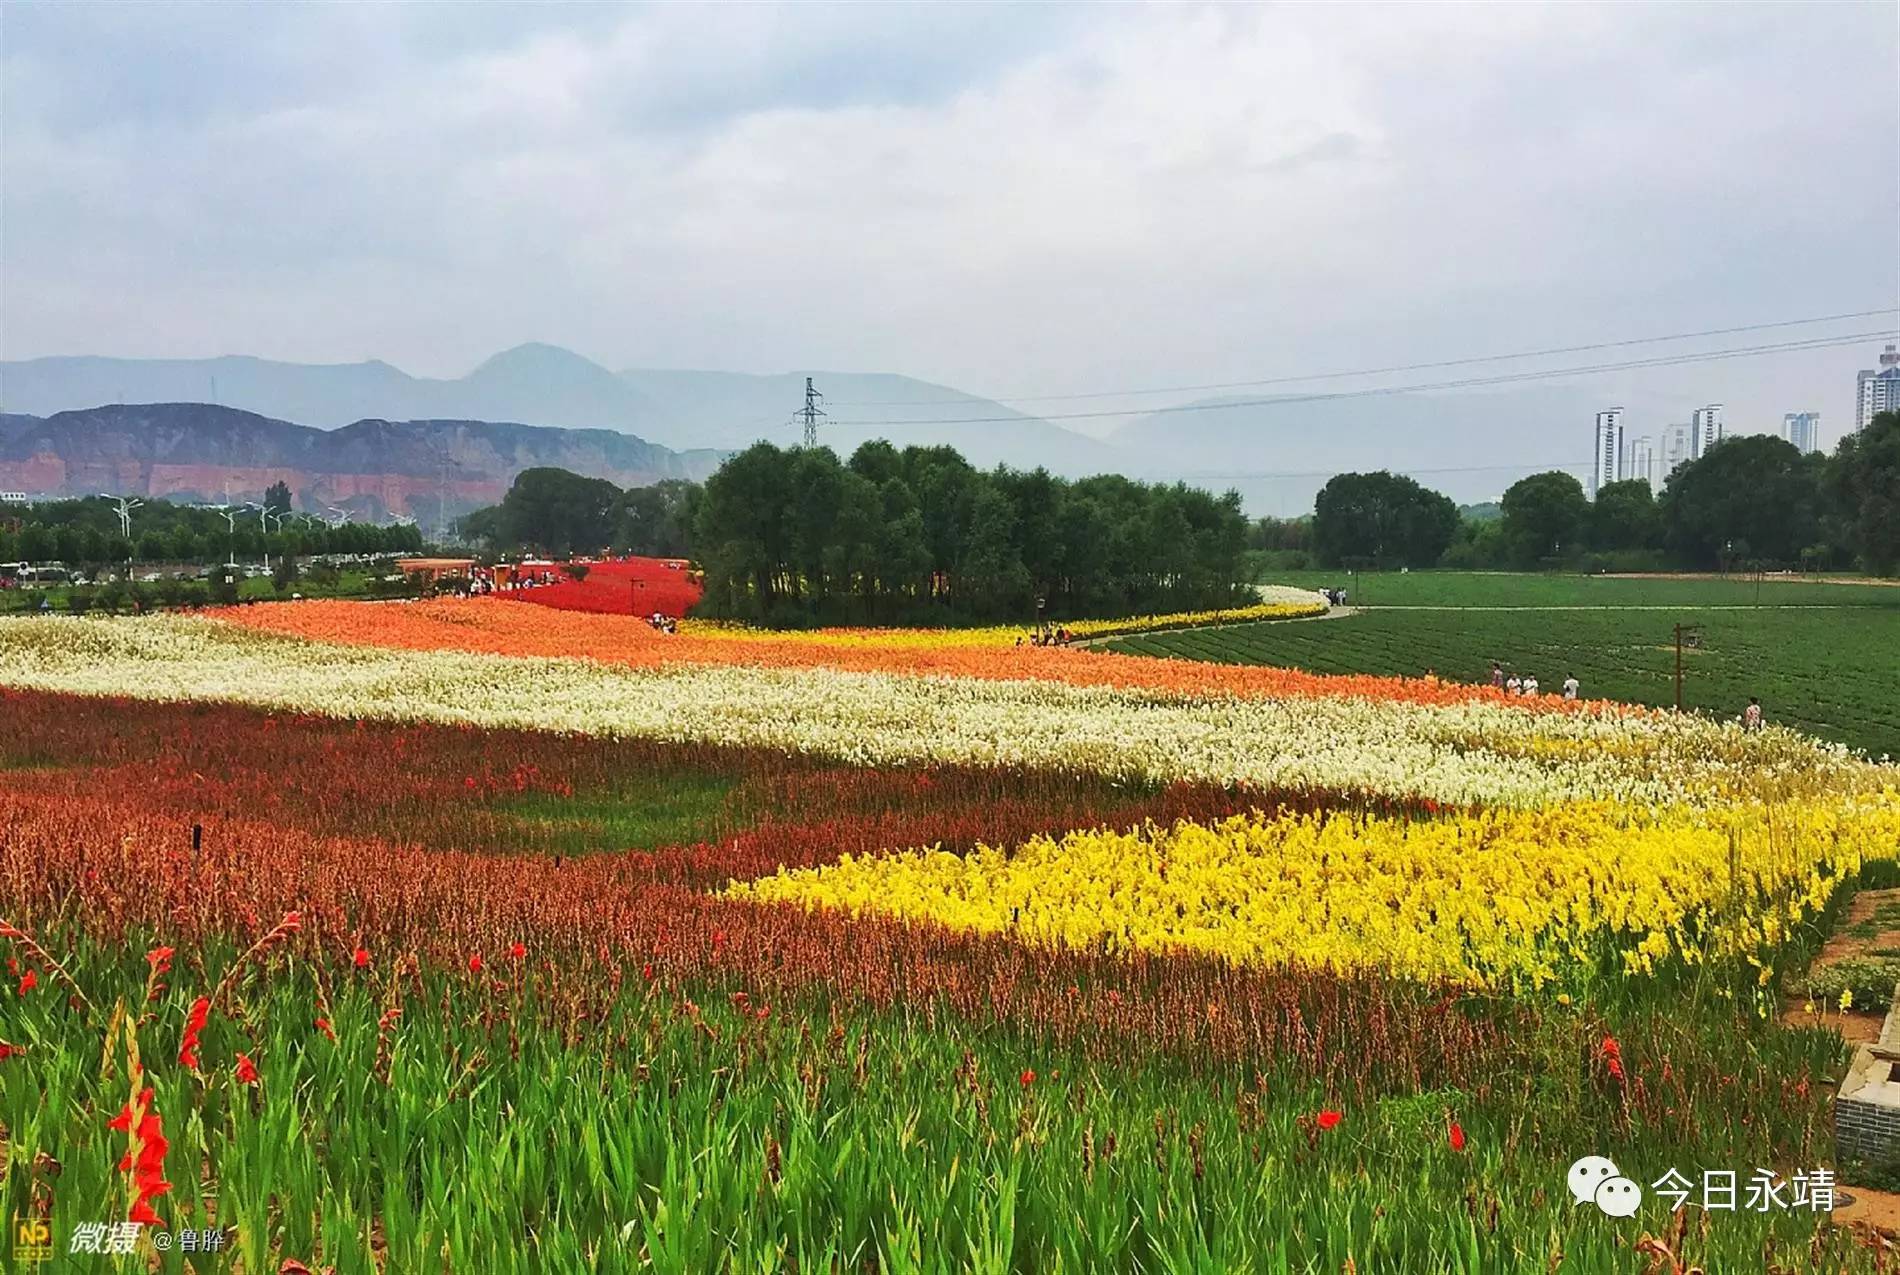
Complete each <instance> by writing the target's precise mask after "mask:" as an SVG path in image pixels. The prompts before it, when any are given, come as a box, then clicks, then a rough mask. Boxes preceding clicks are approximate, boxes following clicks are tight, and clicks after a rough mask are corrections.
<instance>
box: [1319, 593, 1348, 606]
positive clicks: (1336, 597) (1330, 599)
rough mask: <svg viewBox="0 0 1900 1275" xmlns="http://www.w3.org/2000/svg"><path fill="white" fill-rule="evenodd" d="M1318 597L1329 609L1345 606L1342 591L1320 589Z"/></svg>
mask: <svg viewBox="0 0 1900 1275" xmlns="http://www.w3.org/2000/svg"><path fill="white" fill-rule="evenodd" d="M1319 596H1320V597H1322V598H1325V599H1326V605H1327V606H1329V607H1343V606H1345V605H1346V591H1345V590H1344V589H1321V590H1320V591H1319Z"/></svg>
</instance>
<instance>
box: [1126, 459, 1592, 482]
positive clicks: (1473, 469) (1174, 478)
mask: <svg viewBox="0 0 1900 1275" xmlns="http://www.w3.org/2000/svg"><path fill="white" fill-rule="evenodd" d="M1381 468H1390V469H1391V472H1393V473H1395V474H1408V475H1409V474H1489V473H1509V472H1514V471H1516V470H1520V469H1530V470H1537V471H1540V472H1541V471H1543V470H1550V469H1561V470H1566V471H1568V470H1575V469H1588V468H1590V462H1589V461H1588V460H1579V461H1551V462H1546V463H1543V464H1535V463H1533V462H1530V461H1523V462H1519V463H1517V464H1504V465H1437V466H1428V467H1419V468H1414V467H1412V466H1405V465H1402V466H1396V467H1393V466H1381ZM1342 472H1344V471H1342V470H1340V469H1339V468H1338V467H1337V466H1335V467H1334V468H1332V469H1311V470H1303V471H1295V470H1282V471H1279V472H1273V473H1267V472H1257V473H1251V474H1244V473H1243V474H1237V473H1233V472H1231V471H1229V470H1220V471H1213V470H1207V471H1199V472H1189V473H1179V474H1169V473H1158V474H1148V475H1146V477H1147V478H1148V479H1149V480H1150V481H1159V482H1170V481H1171V482H1231V481H1235V480H1256V481H1258V480H1270V479H1281V478H1287V479H1291V478H1332V477H1335V476H1336V475H1338V474H1340V473H1342Z"/></svg>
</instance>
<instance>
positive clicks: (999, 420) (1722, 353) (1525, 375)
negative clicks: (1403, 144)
mask: <svg viewBox="0 0 1900 1275" xmlns="http://www.w3.org/2000/svg"><path fill="white" fill-rule="evenodd" d="M1891 336H1900V332H1896V331H1890V330H1881V331H1877V332H1855V333H1852V334H1849V335H1846V336H1836V337H1816V338H1810V339H1808V340H1803V341H1781V342H1775V343H1773V344H1769V345H1753V346H1742V347H1738V348H1736V349H1732V350H1710V351H1705V352H1702V353H1697V354H1670V355H1661V356H1658V357H1655V358H1648V359H1629V360H1624V361H1621V362H1616V363H1597V364H1591V365H1588V366H1581V367H1562V368H1545V369H1541V370H1539V371H1535V372H1511V373H1505V374H1501V375H1497V376H1471V377H1464V378H1462V379H1459V380H1453V381H1424V382H1418V383H1415V384H1411V385H1385V386H1378V387H1375V388H1371V389H1359V390H1335V391H1332V392H1330V393H1322V394H1286V395H1276V396H1275V397H1272V398H1251V399H1244V398H1243V399H1230V400H1228V401H1225V402H1220V403H1177V404H1173V405H1171V406H1167V407H1151V408H1134V409H1129V408H1120V409H1098V410H1095V411H1087V412H1045V413H1043V414H1042V415H1041V416H1038V417H1034V418H1032V419H1035V420H1043V421H1075V420H1098V419H1101V418H1102V417H1108V416H1136V415H1142V416H1162V415H1171V414H1173V413H1176V412H1217V411H1226V410H1229V409H1231V408H1238V407H1284V406H1290V405H1294V404H1299V403H1323V402H1331V401H1333V400H1335V399H1353V398H1377V397H1379V396H1381V395H1388V394H1416V393H1423V392H1426V391H1430V390H1451V389H1469V388H1474V387H1477V386H1481V385H1510V384H1515V383H1519V382H1523V381H1540V380H1550V379H1552V378H1556V377H1564V376H1582V375H1587V374H1590V373H1596V372H1622V371H1628V370H1630V369H1633V368H1644V367H1675V366H1680V365H1683V364H1688V363H1708V362H1715V361H1718V360H1721V359H1738V358H1748V357H1752V356H1755V355H1760V354H1785V353H1790V352H1792V351H1795V350H1824V349H1830V348H1832V347H1835V346H1842V345H1856V344H1858V343H1860V342H1862V341H1868V340H1878V339H1880V338H1883V337H1891ZM1023 419H1025V418H1024V417H1023V416H1021V415H1013V416H946V417H925V418H922V419H912V420H868V421H850V420H841V421H836V422H834V423H835V424H838V425H856V426H885V425H906V426H913V425H999V424H1012V423H1016V422H1020V421H1022V420H1023Z"/></svg>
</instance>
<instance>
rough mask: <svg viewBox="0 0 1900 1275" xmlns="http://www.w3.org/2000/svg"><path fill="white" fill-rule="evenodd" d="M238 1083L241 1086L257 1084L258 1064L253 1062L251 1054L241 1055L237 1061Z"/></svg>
mask: <svg viewBox="0 0 1900 1275" xmlns="http://www.w3.org/2000/svg"><path fill="white" fill-rule="evenodd" d="M236 1075H237V1082H238V1083H239V1084H240V1085H254V1084H256V1083H257V1064H256V1063H254V1062H252V1061H251V1056H250V1055H249V1054H239V1055H238V1059H237V1071H236Z"/></svg>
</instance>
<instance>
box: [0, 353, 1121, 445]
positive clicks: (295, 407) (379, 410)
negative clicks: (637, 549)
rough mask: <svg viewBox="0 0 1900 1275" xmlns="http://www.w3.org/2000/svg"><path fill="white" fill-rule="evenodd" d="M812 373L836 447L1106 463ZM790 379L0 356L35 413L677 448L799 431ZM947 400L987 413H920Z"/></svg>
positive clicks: (1044, 433) (924, 389)
mask: <svg viewBox="0 0 1900 1275" xmlns="http://www.w3.org/2000/svg"><path fill="white" fill-rule="evenodd" d="M812 375H813V377H814V379H815V380H816V382H817V385H818V388H819V389H820V390H821V391H822V392H824V394H825V395H826V396H827V398H828V399H829V400H832V401H833V402H835V403H836V404H837V406H836V407H832V406H829V405H828V406H827V409H826V410H827V411H828V412H830V416H829V417H828V418H827V419H826V420H825V421H824V422H823V423H822V425H821V437H822V438H823V440H824V441H825V442H826V443H827V444H829V445H830V446H832V447H833V448H835V449H836V450H838V451H839V452H840V454H849V453H850V451H851V450H853V449H854V448H856V447H857V445H858V444H859V443H861V442H863V441H864V440H865V439H867V438H888V439H890V440H891V441H892V442H893V443H896V444H897V445H899V446H904V445H906V444H911V443H916V444H920V445H925V446H928V445H934V444H948V445H950V446H954V447H956V448H957V449H958V450H959V451H961V452H963V454H964V455H965V456H966V457H968V458H969V459H970V461H971V462H972V463H974V464H976V465H979V466H983V467H988V466H991V465H995V464H998V463H1004V464H1009V465H1013V466H1016V467H1018V468H1025V469H1027V468H1034V467H1035V466H1037V465H1043V466H1047V467H1048V468H1050V469H1052V470H1055V471H1057V472H1061V473H1069V474H1084V473H1096V472H1100V471H1102V470H1107V469H1114V468H1117V458H1116V456H1115V453H1114V450H1113V449H1112V448H1109V447H1106V446H1104V445H1103V444H1102V443H1099V442H1097V441H1096V440H1094V439H1091V438H1087V437H1085V436H1083V435H1080V434H1076V433H1073V432H1072V431H1069V430H1065V429H1061V428H1059V427H1057V426H1055V425H1051V424H1049V423H1048V422H1046V421H1042V420H1038V419H1037V418H1035V417H1033V416H1026V415H1023V414H1022V413H1019V412H1015V411H1012V410H1011V409H1009V408H1007V407H1004V406H1002V405H1001V404H999V403H994V402H991V401H990V400H988V399H983V398H978V397H976V396H974V395H968V394H963V393H961V392H959V391H957V390H953V389H950V388H947V387H945V386H941V385H932V384H930V383H929V382H926V381H919V380H914V379H912V378H910V377H907V376H899V375H896V374H894V373H854V372H823V373H813V374H812ZM804 392H805V374H804V373H784V374H772V375H754V374H750V373H742V372H704V371H673V370H661V369H643V368H634V369H629V370H627V371H625V372H622V373H618V374H616V373H614V372H611V371H609V370H608V369H606V368H604V367H602V366H601V365H600V364H598V363H595V362H593V361H591V360H589V359H587V358H584V357H582V356H581V355H579V354H575V353H574V352H572V351H570V350H565V349H562V348H560V347H559V346H553V345H544V344H539V343H530V344H527V345H520V346H516V347H514V348H513V349H510V350H504V351H503V352H501V353H500V354H497V355H495V356H494V357H492V358H490V359H487V360H485V361H484V362H483V363H481V364H480V365H479V366H477V367H476V368H475V369H474V370H473V371H471V372H469V373H468V374H467V375H466V376H462V377H459V378H456V379H454V380H437V379H431V378H428V377H415V376H410V375H409V374H408V373H406V372H403V371H401V370H400V369H398V368H396V367H393V366H391V365H390V364H388V363H385V362H382V361H380V360H371V361H367V362H363V363H334V364H304V363H280V362H274V361H272V360H268V359H258V358H251V357H248V356H226V357H222V358H215V359H114V358H101V357H95V356H90V355H80V356H56V357H50V358H40V359H28V360H23V361H18V362H10V363H0V403H4V404H5V406H6V407H7V408H8V409H9V410H12V411H15V412H30V413H33V414H35V415H40V416H49V415H52V414H54V413H57V412H64V411H72V410H77V409H80V408H89V407H93V406H96V405H98V404H101V403H124V402H133V403H160V402H216V403H219V404H223V405H227V406H232V407H237V408H240V409H243V410H245V411H250V412H256V413H258V414H260V415H264V416H269V417H274V418H278V419H281V420H290V421H297V422H300V423H303V424H306V425H311V426H316V427H317V428H320V429H335V428H339V427H342V426H344V425H346V424H348V423H350V422H352V421H357V420H363V419H368V418H382V419H388V420H451V419H452V420H486V421H498V420H499V421H515V420H520V421H529V422H532V423H533V424H536V425H546V426H556V427H560V428H564V429H609V430H618V431H620V432H623V433H634V434H638V435H639V436H640V437H642V438H645V439H648V440H651V441H653V442H655V443H659V444H661V445H663V446H667V447H672V448H675V449H680V450H684V449H691V448H706V447H714V448H739V447H743V446H745V445H747V444H749V443H751V442H754V441H756V440H758V439H767V440H770V441H772V442H776V443H779V444H780V445H782V446H790V445H792V444H795V443H797V442H799V441H800V439H801V438H802V433H801V432H800V430H799V429H798V428H797V427H796V426H794V425H793V424H792V413H793V412H794V410H796V409H797V408H798V407H799V406H801V405H802V403H803V401H804ZM852 403H859V404H863V406H859V407H853V406H851V404H852ZM893 403H895V404H897V405H891V404H893ZM962 416H977V417H993V418H1001V419H1000V420H995V421H986V422H982V423H974V424H932V423H931V421H932V419H933V418H942V417H962ZM853 421H876V422H879V423H878V424H874V425H858V424H853V423H852V422H853Z"/></svg>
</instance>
